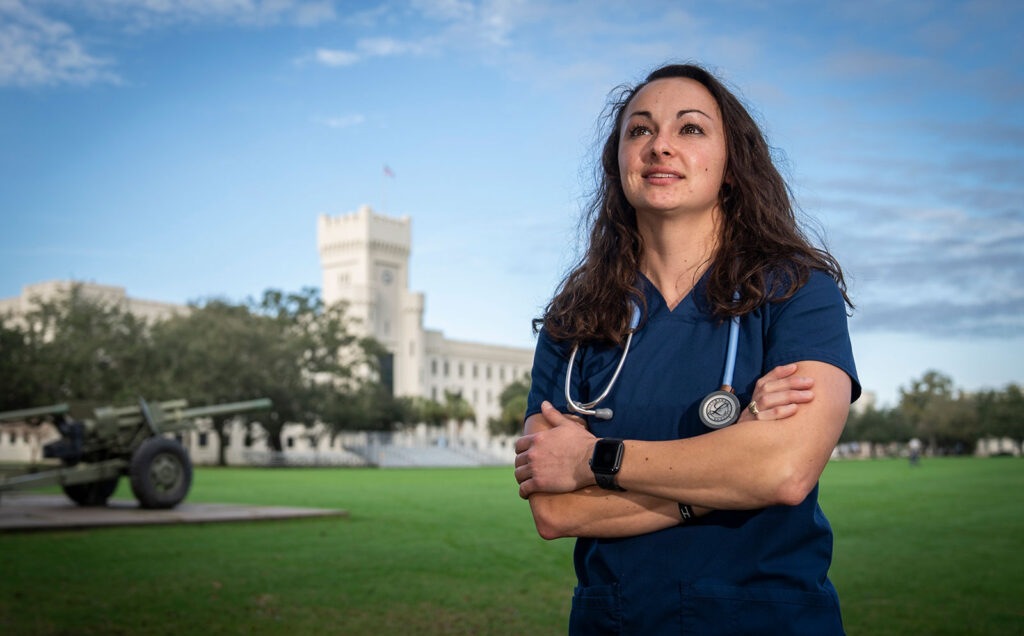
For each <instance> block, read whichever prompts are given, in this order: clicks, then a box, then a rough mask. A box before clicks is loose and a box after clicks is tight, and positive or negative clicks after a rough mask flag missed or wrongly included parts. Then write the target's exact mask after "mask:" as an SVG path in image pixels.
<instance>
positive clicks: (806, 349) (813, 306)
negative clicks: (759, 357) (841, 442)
mask: <svg viewBox="0 0 1024 636" xmlns="http://www.w3.org/2000/svg"><path fill="white" fill-rule="evenodd" d="M768 307H769V312H770V313H771V320H770V323H769V325H768V332H767V338H766V343H767V347H766V351H765V370H766V371H767V370H770V369H774V368H775V367H777V366H779V365H783V364H789V363H790V362H799V361H801V360H815V361H818V362H826V363H828V364H831V365H833V366H835V367H838V368H840V369H842V370H843V371H845V372H846V374H847V375H849V376H850V380H851V389H850V402H854V401H856V399H857V398H858V397H860V392H861V387H860V381H859V380H858V379H857V368H856V365H855V364H854V361H853V347H852V346H851V344H850V332H849V329H848V327H847V321H846V303H845V301H844V300H843V295H842V292H840V291H839V286H838V285H837V284H836V282H835V281H834V280H832V278H831V277H830V276H829V275H828V274H826V273H825V272H821V271H818V270H812V271H811V276H810V278H809V280H808V281H807V283H806V284H805V285H804V286H803V287H801V288H800V289H799V290H798V291H797V292H796V293H795V294H794V295H793V296H792V297H791V298H789V299H788V300H785V301H783V302H780V303H769V304H768Z"/></svg>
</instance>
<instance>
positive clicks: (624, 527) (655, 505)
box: [530, 487, 710, 539]
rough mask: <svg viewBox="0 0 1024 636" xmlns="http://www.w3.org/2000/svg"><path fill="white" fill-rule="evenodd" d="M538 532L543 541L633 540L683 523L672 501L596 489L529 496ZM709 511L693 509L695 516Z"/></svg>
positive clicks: (677, 506) (638, 494)
mask: <svg viewBox="0 0 1024 636" xmlns="http://www.w3.org/2000/svg"><path fill="white" fill-rule="evenodd" d="M530 509H531V510H532V511H533V519H534V523H535V524H536V526H537V532H538V533H539V534H540V536H542V537H544V538H545V539H558V538H561V537H601V538H617V537H633V536H636V535H640V534H647V533H649V532H655V531H657V530H664V529H665V528H671V527H672V526H677V525H679V524H680V523H681V522H682V516H681V514H680V511H679V504H678V503H676V502H674V501H669V500H667V499H662V498H660V497H654V496H651V495H643V494H640V493H631V492H613V491H609V490H601V489H599V488H597V487H591V488H584V489H582V490H577V491H576V492H570V493H562V494H549V493H536V494H534V495H533V496H531V497H530ZM708 512H710V510H708V509H704V508H695V509H694V514H695V515H696V516H699V515H703V514H707V513H708Z"/></svg>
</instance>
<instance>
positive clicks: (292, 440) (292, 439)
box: [287, 437, 295, 448]
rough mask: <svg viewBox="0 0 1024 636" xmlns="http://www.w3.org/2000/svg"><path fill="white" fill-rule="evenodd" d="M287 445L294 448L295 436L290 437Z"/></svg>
mask: <svg viewBox="0 0 1024 636" xmlns="http://www.w3.org/2000/svg"><path fill="white" fill-rule="evenodd" d="M287 446H288V448H294V447H295V438H294V437H289V438H288V440H287Z"/></svg>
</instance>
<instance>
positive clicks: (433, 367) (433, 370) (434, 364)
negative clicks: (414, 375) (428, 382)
mask: <svg viewBox="0 0 1024 636" xmlns="http://www.w3.org/2000/svg"><path fill="white" fill-rule="evenodd" d="M430 375H437V358H433V359H431V361H430Z"/></svg>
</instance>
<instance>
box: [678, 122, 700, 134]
mask: <svg viewBox="0 0 1024 636" xmlns="http://www.w3.org/2000/svg"><path fill="white" fill-rule="evenodd" d="M679 132H681V133H682V134H684V135H703V134H704V129H703V128H701V127H700V126H698V125H697V124H685V125H684V126H683V127H682V129H681V130H680V131H679Z"/></svg>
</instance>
